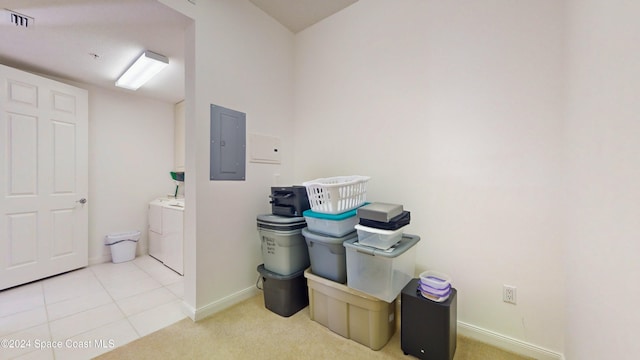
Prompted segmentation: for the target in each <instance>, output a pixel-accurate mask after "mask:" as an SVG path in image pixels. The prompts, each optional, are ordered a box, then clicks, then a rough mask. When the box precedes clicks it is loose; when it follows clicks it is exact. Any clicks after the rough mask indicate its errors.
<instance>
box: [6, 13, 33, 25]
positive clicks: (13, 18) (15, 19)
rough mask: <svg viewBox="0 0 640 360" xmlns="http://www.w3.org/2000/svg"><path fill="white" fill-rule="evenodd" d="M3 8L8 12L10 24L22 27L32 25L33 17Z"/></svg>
mask: <svg viewBox="0 0 640 360" xmlns="http://www.w3.org/2000/svg"><path fill="white" fill-rule="evenodd" d="M5 10H6V12H7V13H8V14H9V21H10V22H11V24H13V25H15V26H20V27H24V28H28V27H29V26H33V23H34V20H35V19H34V18H32V17H31V16H27V15H23V14H20V13H17V12H15V11H13V10H9V9H5Z"/></svg>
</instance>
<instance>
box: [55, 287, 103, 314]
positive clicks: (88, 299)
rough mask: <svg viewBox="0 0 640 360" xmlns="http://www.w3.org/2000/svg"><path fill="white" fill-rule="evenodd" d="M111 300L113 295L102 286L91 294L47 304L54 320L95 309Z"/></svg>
mask: <svg viewBox="0 0 640 360" xmlns="http://www.w3.org/2000/svg"><path fill="white" fill-rule="evenodd" d="M110 302H113V299H112V298H111V295H109V293H107V291H106V290H105V289H104V288H103V287H102V286H100V287H99V288H96V289H95V291H93V292H92V293H91V294H88V295H82V296H78V297H74V298H71V299H68V300H63V301H60V302H56V303H55V304H47V313H48V314H49V321H53V320H58V319H61V318H63V317H66V316H69V315H73V314H77V313H80V312H83V311H86V310H89V309H93V308H96V307H99V306H101V305H106V304H108V303H110Z"/></svg>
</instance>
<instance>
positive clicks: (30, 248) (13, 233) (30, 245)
mask: <svg viewBox="0 0 640 360" xmlns="http://www.w3.org/2000/svg"><path fill="white" fill-rule="evenodd" d="M37 224H38V215H37V213H35V212H32V213H22V214H8V215H7V236H8V238H9V239H8V240H9V249H8V250H9V252H8V253H7V255H8V257H9V259H8V264H7V265H8V266H7V268H12V267H16V266H21V265H26V264H30V263H35V262H36V261H37V260H38V233H37V228H38V225H37ZM3 252H4V251H3Z"/></svg>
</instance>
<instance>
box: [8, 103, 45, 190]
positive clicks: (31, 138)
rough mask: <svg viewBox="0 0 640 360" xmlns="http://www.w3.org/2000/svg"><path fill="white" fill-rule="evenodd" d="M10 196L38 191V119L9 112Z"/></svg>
mask: <svg viewBox="0 0 640 360" xmlns="http://www.w3.org/2000/svg"><path fill="white" fill-rule="evenodd" d="M7 124H8V131H7V135H8V139H5V141H6V143H7V144H8V146H9V154H8V155H9V159H8V160H9V161H8V162H7V166H8V167H9V168H8V169H7V170H8V171H7V174H8V175H9V176H8V179H9V189H8V190H9V191H8V195H9V196H15V195H35V194H37V192H38V184H37V180H38V119H37V118H35V117H32V116H25V115H19V114H11V113H9V114H8V119H7Z"/></svg>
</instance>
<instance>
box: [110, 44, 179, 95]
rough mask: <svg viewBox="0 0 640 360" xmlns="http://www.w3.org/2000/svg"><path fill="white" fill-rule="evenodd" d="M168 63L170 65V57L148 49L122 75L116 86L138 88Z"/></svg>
mask: <svg viewBox="0 0 640 360" xmlns="http://www.w3.org/2000/svg"><path fill="white" fill-rule="evenodd" d="M167 65H169V59H167V57H166V56H163V55H160V54H156V53H154V52H152V51H148V50H147V51H145V52H143V53H142V55H140V57H139V58H138V59H137V60H136V61H135V62H134V63H133V65H131V66H130V67H129V68H128V69H127V71H125V72H124V74H122V76H120V78H119V79H118V81H116V86H119V87H122V88H125V89H130V90H137V89H138V88H139V87H140V86H142V85H143V84H144V83H146V82H147V81H149V80H150V79H151V78H152V77H154V76H156V74H157V73H159V72H160V71H161V70H162V69H164V68H165V67H167Z"/></svg>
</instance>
